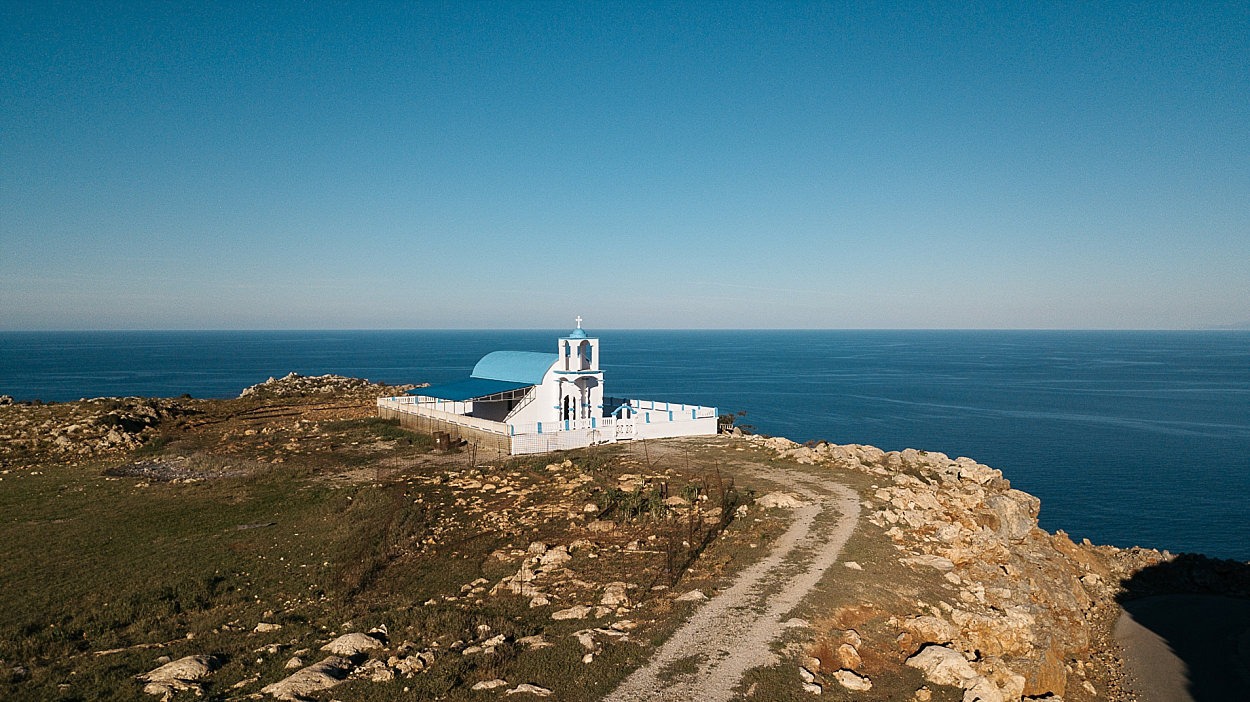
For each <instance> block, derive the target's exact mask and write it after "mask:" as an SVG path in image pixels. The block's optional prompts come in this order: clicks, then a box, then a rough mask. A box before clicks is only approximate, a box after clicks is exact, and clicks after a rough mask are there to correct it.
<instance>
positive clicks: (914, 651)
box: [751, 438, 1167, 701]
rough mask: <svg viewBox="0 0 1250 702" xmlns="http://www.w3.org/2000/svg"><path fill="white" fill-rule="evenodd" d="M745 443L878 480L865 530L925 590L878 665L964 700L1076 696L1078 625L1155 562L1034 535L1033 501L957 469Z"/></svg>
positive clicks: (978, 471) (1083, 651) (1148, 554)
mask: <svg viewBox="0 0 1250 702" xmlns="http://www.w3.org/2000/svg"><path fill="white" fill-rule="evenodd" d="M751 440H753V441H756V442H757V443H761V444H763V445H764V446H766V447H768V448H771V449H773V450H775V451H777V452H779V453H780V454H781V455H783V456H786V457H789V458H792V459H794V460H796V461H798V462H800V463H807V464H812V465H829V466H836V467H838V468H841V469H848V470H856V471H862V472H865V473H868V474H870V475H871V476H874V478H876V479H878V480H877V484H876V485H873V486H872V489H871V491H870V493H871V494H870V495H869V496H868V498H867V499H866V500H865V501H864V506H865V507H867V508H868V511H867V519H868V521H869V522H871V523H872V524H875V525H877V526H878V527H880V528H881V529H882V530H884V534H885V536H886V537H888V538H889V539H890V541H891V542H892V543H893V545H894V547H895V549H896V551H897V559H898V563H899V564H900V565H902V566H904V567H906V568H908V569H911V570H913V571H914V572H916V573H917V574H918V576H919V577H921V578H927V579H930V580H931V581H932V582H934V583H936V585H937V586H935V587H934V588H932V590H931V591H930V592H931V594H930V595H929V597H928V598H922V599H919V600H916V601H915V607H916V609H915V610H914V611H913V612H911V613H905V614H904V613H896V614H894V616H891V617H890V618H889V620H888V622H887V624H888V626H889V627H892V628H893V629H894V631H895V632H896V638H895V639H894V641H893V644H892V645H893V646H895V647H896V650H895V651H893V652H892V653H891V654H890V655H893V656H899V657H901V658H902V659H903V660H905V662H906V665H908V666H911V667H914V668H917V669H919V670H921V671H922V672H924V674H925V676H926V677H927V679H928V680H929V681H930V682H932V683H934V684H938V685H950V686H955V687H958V688H961V689H963V690H964V691H965V699H966V700H987V701H988V700H999V699H1002V700H1020V699H1022V698H1035V697H1045V696H1048V695H1050V696H1055V697H1062V696H1064V695H1065V694H1066V693H1068V692H1069V691H1070V690H1071V689H1073V686H1074V684H1075V685H1076V686H1077V687H1080V688H1082V689H1083V690H1088V689H1089V687H1090V686H1089V683H1088V681H1087V680H1085V679H1083V675H1084V672H1085V667H1084V665H1083V661H1085V660H1086V659H1087V658H1088V657H1089V654H1090V652H1091V624H1090V622H1091V621H1094V620H1103V621H1105V620H1107V618H1108V617H1109V616H1111V617H1112V618H1113V616H1114V613H1115V612H1116V611H1118V609H1117V605H1116V603H1115V600H1114V597H1115V595H1116V592H1117V589H1116V587H1115V583H1118V582H1119V578H1118V577H1117V575H1116V574H1117V573H1121V574H1122V573H1125V572H1131V570H1132V569H1135V568H1136V569H1140V568H1141V567H1144V566H1147V565H1151V564H1154V563H1158V562H1160V561H1162V560H1165V559H1166V558H1167V556H1166V555H1165V554H1160V553H1159V552H1152V551H1147V550H1145V549H1134V550H1131V551H1129V552H1122V551H1120V550H1119V549H1115V548H1112V547H1095V546H1093V545H1091V544H1089V543H1088V542H1085V543H1083V544H1079V545H1078V544H1074V543H1073V542H1072V541H1071V540H1070V539H1069V538H1068V537H1067V535H1066V534H1064V533H1062V532H1060V533H1058V534H1053V535H1052V534H1049V533H1047V532H1045V531H1043V530H1041V529H1039V528H1038V526H1037V516H1038V512H1039V510H1040V506H1041V505H1040V501H1039V500H1038V499H1037V498H1036V497H1034V496H1032V495H1029V494H1027V493H1024V492H1021V491H1019V490H1015V489H1012V487H1011V484H1010V482H1009V481H1008V480H1007V479H1005V478H1004V477H1003V474H1002V472H1001V471H998V470H995V469H993V468H990V467H988V466H984V465H981V464H979V463H977V462H976V461H974V460H972V459H969V458H956V459H951V458H949V457H947V456H946V455H944V454H941V453H932V452H924V451H917V450H913V449H908V450H905V451H895V452H885V451H881V450H880V449H877V448H874V447H871V446H860V445H849V446H837V445H833V444H827V443H821V444H817V445H815V446H800V445H798V444H795V443H793V442H789V441H787V440H785V439H778V438H772V439H757V438H753V439H751ZM1127 561H1132V563H1131V564H1130V563H1127ZM939 579H940V580H939ZM949 593H953V596H949ZM886 653H890V652H886ZM852 667H853V666H852ZM1074 676H1075V677H1077V678H1080V680H1078V681H1076V682H1075V683H1074V681H1073V680H1072V678H1073V677H1074Z"/></svg>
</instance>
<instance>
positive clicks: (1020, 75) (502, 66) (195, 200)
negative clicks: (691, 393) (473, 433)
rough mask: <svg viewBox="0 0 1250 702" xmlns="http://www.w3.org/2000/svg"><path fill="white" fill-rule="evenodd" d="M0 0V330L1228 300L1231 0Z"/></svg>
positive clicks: (640, 320) (975, 309)
mask: <svg viewBox="0 0 1250 702" xmlns="http://www.w3.org/2000/svg"><path fill="white" fill-rule="evenodd" d="M201 5H203V6H201ZM256 5H259V6H256ZM0 8H2V16H0V328H2V329H96V328H157V329H160V328H261V329H266V328H411V327H441V328H446V327H450V328H477V327H503V328H519V327H542V328H551V327H564V326H567V325H568V324H570V323H571V320H572V318H573V316H574V315H576V314H580V315H582V316H583V317H585V318H586V325H587V326H588V327H589V328H592V329H594V328H598V329H603V328H621V327H679V328H697V327H830V328H859V327H906V328H922V327H956V328H974V327H1046V328H1053V327H1057V328H1192V327H1206V326H1214V325H1229V324H1245V323H1247V322H1250V4H1248V3H1246V2H1231V3H1227V4H1222V3H1216V2H1176V3H1170V2H1157V1H1156V2H1151V1H1148V2H1141V3H1131V4H1120V3H1111V2H1106V3H1104V2H1094V3H1088V2H1073V3H1038V2H1023V3H1019V4H1012V3H994V4H980V3H953V2H938V3H932V4H926V3H902V4H890V3H862V4H861V3H842V2H828V3H795V4H791V3H778V2H764V3H759V4H744V3H707V2H700V3H681V4H668V3H665V4H645V3H638V2H627V3H599V2H591V3H584V2H574V3H567V4H565V3H546V2H543V3H525V2H518V3H470V2H448V3H401V2H395V3H365V2H344V3H320V2H318V3H310V4H306V3H297V2H291V3H277V4H274V3H248V2H238V3H159V4H150V5H149V4H146V3H140V2H134V3H131V2H109V3H56V2H50V1H47V0H42V1H40V2H25V1H22V2H9V1H8V0H3V2H2V4H0Z"/></svg>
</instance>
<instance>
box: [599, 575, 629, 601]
mask: <svg viewBox="0 0 1250 702" xmlns="http://www.w3.org/2000/svg"><path fill="white" fill-rule="evenodd" d="M631 587H633V585H632V584H630V583H623V582H619V581H618V582H611V583H608V584H607V585H606V586H605V587H604V588H603V597H602V598H600V599H599V604H601V605H603V606H604V607H628V606H629V595H628V594H626V590H628V589H629V588H631Z"/></svg>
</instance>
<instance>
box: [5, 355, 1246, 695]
mask: <svg viewBox="0 0 1250 702" xmlns="http://www.w3.org/2000/svg"><path fill="white" fill-rule="evenodd" d="M403 389H406V387H404V388H395V387H389V386H383V385H377V384H373V383H369V382H368V381H365V380H360V379H354V378H343V377H339V376H318V377H304V376H299V375H297V374H290V375H287V376H285V377H282V378H276V379H275V378H270V379H269V380H267V381H265V382H263V383H259V384H257V385H254V386H252V387H249V388H247V389H245V390H244V391H243V392H242V393H241V395H240V396H239V398H236V399H232V400H195V399H191V398H188V397H183V398H174V399H150V398H96V399H85V400H81V401H79V402H72V403H55V404H39V403H13V404H6V405H3V406H0V468H3V470H2V471H0V481H3V482H0V485H2V486H3V488H0V498H4V499H8V502H6V503H5V504H6V505H7V508H8V509H9V511H10V513H12V514H14V515H19V514H20V515H24V516H20V520H22V521H21V522H20V523H19V522H16V521H15V522H14V523H13V524H14V525H16V526H12V525H11V526H12V528H9V527H5V528H7V529H8V531H6V532H4V534H0V537H2V538H0V544H3V547H2V548H0V551H2V552H0V556H2V557H4V558H5V559H6V562H10V563H14V564H19V565H17V566H16V567H14V568H10V569H8V571H6V572H5V573H4V574H2V575H0V585H4V587H5V590H4V592H6V595H5V596H4V598H5V600H6V601H5V602H4V604H5V605H6V606H7V607H8V609H9V610H10V611H11V612H12V615H11V616H7V617H6V619H8V620H9V623H8V624H5V625H3V626H0V663H3V665H0V673H4V671H9V672H8V673H7V676H8V677H7V679H6V677H5V674H0V696H9V697H12V698H15V699H17V698H24V697H31V696H40V695H42V694H44V693H48V694H51V691H56V690H58V689H59V690H61V691H64V690H66V689H68V688H70V687H73V688H74V689H75V690H76V691H77V694H80V695H81V696H86V697H94V696H101V695H97V694H96V693H99V692H100V691H101V690H108V691H109V692H110V693H111V695H112V697H114V698H118V699H125V698H129V697H130V696H132V695H133V694H134V693H136V692H139V691H140V689H142V690H144V691H147V692H149V693H152V694H154V695H159V696H161V697H163V698H173V697H175V696H177V695H184V694H204V695H207V696H208V698H210V699H226V698H229V697H237V696H239V695H248V696H251V697H254V698H258V697H277V698H281V699H286V698H302V697H312V698H318V699H320V698H322V697H324V695H325V694H328V692H319V691H328V690H330V689H331V688H333V689H334V696H335V698H336V699H343V700H351V699H370V698H373V697H374V696H376V695H377V694H380V693H379V692H370V691H369V690H371V689H377V688H376V686H387V685H390V686H394V687H395V689H394V690H391V691H390V693H394V694H400V693H401V688H402V691H404V692H405V694H408V693H407V692H406V691H407V690H409V688H411V689H412V694H417V693H420V694H425V695H431V696H444V697H447V698H448V699H479V698H481V697H482V696H483V695H500V696H502V695H505V694H521V695H522V696H523V697H524V696H527V695H528V696H535V695H552V696H553V697H555V698H560V699H575V700H591V699H599V698H601V697H602V696H604V694H606V693H607V692H608V691H610V690H611V689H613V686H614V685H616V684H617V682H619V680H620V677H621V676H623V675H624V674H625V672H627V671H628V670H631V669H634V668H637V667H638V666H639V665H640V664H641V663H642V662H644V661H645V660H647V658H648V657H649V656H650V655H651V652H652V651H653V649H654V646H655V644H656V642H658V641H662V640H664V639H665V638H667V637H668V636H669V635H670V634H671V633H672V632H673V631H674V629H675V628H676V627H677V626H678V624H680V622H681V621H682V620H683V619H685V618H687V617H689V616H691V614H692V612H694V611H695V610H696V609H697V608H698V607H700V606H702V605H701V603H702V602H704V601H705V600H708V599H709V598H712V599H715V598H717V597H725V596H727V595H726V594H725V593H732V592H733V591H734V588H733V587H732V586H733V585H734V583H735V582H736V579H737V578H739V576H740V575H741V574H743V573H745V572H746V571H747V570H750V567H751V565H752V564H753V563H757V562H761V559H762V558H763V557H764V555H765V554H766V553H773V552H772V551H770V549H773V548H774V545H775V544H780V543H782V542H784V541H785V539H786V534H787V533H789V532H788V531H787V529H790V527H791V525H792V524H794V523H796V521H801V520H804V519H805V520H808V521H807V523H808V525H809V526H810V528H811V533H812V534H813V535H819V534H820V533H822V531H821V530H822V529H830V530H831V529H832V527H833V525H834V521H835V518H837V519H845V518H849V520H850V522H851V523H852V525H853V527H854V528H853V532H848V533H850V534H851V535H850V536H849V537H847V538H849V541H846V540H844V541H843V542H840V543H839V545H838V546H837V548H838V549H841V550H840V552H839V553H838V554H837V556H838V557H837V560H836V562H835V561H834V560H832V559H830V560H829V562H830V563H833V565H831V566H829V570H828V571H827V572H826V573H825V574H824V575H823V576H818V577H819V582H820V584H819V586H818V587H816V588H814V589H812V590H810V591H806V592H807V594H806V595H803V597H804V598H805V599H803V601H804V602H805V604H803V605H801V606H800V607H798V608H797V609H795V610H793V612H790V613H788V614H786V615H785V616H786V617H789V619H787V620H785V621H782V620H778V621H777V622H776V624H777V626H778V627H779V628H780V629H784V631H786V632H788V633H786V634H785V635H784V636H782V637H781V638H780V639H778V640H776V641H775V645H774V646H773V648H775V649H776V650H775V651H773V652H769V651H764V650H761V651H760V652H759V665H761V666H762V667H761V668H760V669H757V670H755V671H753V672H749V673H748V674H747V675H746V676H745V678H744V679H743V680H742V685H741V687H740V688H738V689H739V693H740V694H745V695H747V696H748V697H753V698H755V699H775V698H779V697H789V698H794V696H795V695H800V696H801V695H804V694H816V693H819V694H822V695H824V696H825V698H830V697H832V698H833V699H856V700H873V699H881V700H885V699H896V700H897V699H910V700H916V701H917V702H924V701H925V700H963V702H977V701H980V702H1000V701H1010V702H1015V701H1016V700H1043V699H1044V700H1052V701H1053V700H1061V699H1062V700H1068V701H1069V702H1073V701H1075V702H1083V701H1092V700H1132V699H1135V697H1134V692H1133V684H1132V682H1131V681H1130V680H1128V679H1127V678H1126V676H1125V671H1124V666H1123V663H1122V660H1121V650H1120V648H1119V647H1118V646H1117V644H1116V642H1115V640H1114V638H1113V636H1112V629H1113V626H1114V624H1115V621H1116V619H1117V617H1118V616H1119V615H1120V612H1121V609H1120V607H1121V603H1122V602H1123V601H1124V600H1125V598H1126V597H1134V596H1143V595H1152V594H1160V593H1169V592H1210V593H1217V594H1221V595H1233V596H1237V597H1245V596H1246V595H1247V593H1250V574H1248V571H1247V569H1246V568H1245V567H1244V564H1220V563H1218V562H1210V561H1205V560H1203V559H1200V558H1199V559H1195V558H1193V557H1188V556H1182V557H1180V558H1177V557H1174V556H1172V555H1171V554H1168V553H1166V552H1159V551H1154V550H1149V549H1140V548H1133V549H1118V548H1114V547H1110V546H1096V545H1094V544H1091V543H1089V542H1088V541H1082V542H1080V543H1076V542H1073V541H1072V540H1071V539H1070V538H1069V537H1068V536H1067V535H1066V534H1064V533H1063V532H1058V533H1055V534H1051V533H1047V532H1046V531H1044V530H1042V529H1040V528H1039V527H1038V523H1037V516H1038V512H1039V510H1040V503H1039V501H1038V500H1037V498H1035V497H1033V496H1032V495H1029V494H1027V493H1024V492H1021V491H1019V490H1016V489H1013V488H1012V487H1011V484H1010V481H1009V480H1007V478H1006V477H1004V475H1003V474H1002V472H1001V471H999V470H996V469H993V468H991V467H988V466H985V465H982V464H980V463H978V462H976V461H975V460H972V459H969V458H950V457H948V456H946V455H943V454H940V453H934V452H926V451H920V450H913V449H908V450H905V451H891V452H886V451H882V450H880V449H877V448H874V447H871V446H863V445H854V444H852V445H835V444H830V443H824V442H820V443H813V444H808V445H799V444H796V443H794V442H792V441H789V440H787V439H783V438H765V437H758V436H750V435H745V436H744V435H741V434H738V435H733V436H722V437H716V438H706V437H702V438H694V439H688V440H674V441H666V442H648V443H642V442H637V443H627V444H620V445H615V446H604V447H592V449H588V450H584V451H579V452H571V453H567V454H562V455H560V456H558V457H532V458H525V459H494V460H479V458H478V457H477V456H476V455H474V454H471V453H468V452H460V451H452V452H440V451H436V450H434V448H433V446H432V444H431V443H429V442H428V440H427V439H426V438H423V437H420V436H418V435H414V434H411V433H409V432H406V431H403V430H402V429H400V428H398V427H397V426H396V425H393V424H390V423H387V422H385V421H384V420H379V419H377V418H376V417H374V416H373V412H374V406H373V399H374V398H376V397H378V396H380V395H388V394H394V393H396V392H399V391H402V390H403ZM783 474H784V476H789V477H788V478H787V477H784V476H783ZM795 476H799V478H800V480H799V481H798V482H795V481H794V478H795ZM787 480H789V481H790V482H788V483H787V482H786V481H787ZM804 481H807V483H804ZM803 484H809V485H821V484H826V485H836V486H837V489H838V491H840V493H841V494H844V495H846V496H847V499H849V500H850V501H849V503H848V504H850V505H851V506H852V507H853V506H854V505H855V502H856V500H858V504H859V508H858V510H857V512H856V511H855V510H852V511H851V512H856V513H855V514H851V513H850V512H848V511H847V510H846V509H844V508H842V509H841V510H840V515H841V516H839V515H838V514H837V513H836V512H838V510H830V509H826V508H822V509H825V511H824V512H822V513H821V514H819V515H817V514H816V508H815V507H814V506H813V504H812V500H814V499H819V496H820V493H821V491H820V490H818V489H815V488H813V489H811V490H805V489H799V487H795V486H801V485H803ZM787 486H790V487H787ZM6 495H8V496H10V497H11V499H10V497H6ZM110 503H112V504H110ZM105 505H108V506H107V507H105ZM102 507H103V509H102ZM804 510H806V511H804ZM148 512H151V513H153V514H163V515H166V516H164V517H162V518H161V519H154V518H152V519H150V518H147V517H146V516H145V515H146V514H147V513H148ZM848 514H851V516H849V517H847V515H848ZM803 515H806V516H803ZM223 520H224V521H223ZM822 520H823V521H822ZM21 524H25V525H28V526H27V527H20V525H21ZM19 527H20V528H19ZM830 533H831V532H830ZM223 535H224V536H223ZM126 538H135V539H137V541H136V542H135V544H134V545H133V546H131V547H126V548H122V547H120V546H118V544H119V543H125V540H126ZM813 538H815V536H813ZM58 540H59V541H58ZM174 543H176V544H179V545H178V547H177V549H175V550H174V551H171V552H170V553H168V554H165V553H161V552H159V551H157V552H149V551H150V548H149V547H150V546H152V545H154V544H174ZM843 544H844V545H843ZM3 549H9V550H7V551H4V550H3ZM119 549H120V550H119ZM802 550H803V549H800V551H802ZM30 553H40V559H41V560H38V561H32V560H29V559H28V558H27V555H28V554H30ZM57 554H60V555H59V556H58V555H57ZM96 554H100V555H99V556H98V557H97V555H96ZM774 555H775V554H774ZM776 557H777V558H778V559H779V560H778V562H779V563H782V564H783V565H782V566H781V569H782V570H785V569H786V568H795V567H797V566H798V565H800V563H799V561H795V560H793V558H791V557H787V558H788V559H790V560H786V559H781V558H780V556H776ZM805 557H807V556H802V555H799V556H797V558H799V559H800V560H801V559H802V558H805ZM49 564H52V565H49ZM295 566H298V567H295ZM49 568H51V569H52V570H51V571H49ZM58 568H59V569H60V570H58ZM62 571H64V572H63V573H62ZM129 572H135V573H139V574H140V575H137V576H136V577H134V578H130V579H127V578H126V577H123V576H121V575H119V574H123V573H129ZM57 573H62V574H61V575H57ZM75 577H80V578H83V579H84V581H82V582H78V581H76V580H75ZM49 578H52V580H49ZM119 578H120V579H119ZM94 579H101V580H107V581H109V582H110V583H112V584H111V585H110V586H109V589H108V591H107V592H102V591H100V590H99V589H97V588H96V587H94V586H93V585H92V582H91V581H92V580H94ZM41 582H43V583H48V582H55V583H56V587H55V588H54V589H48V588H47V587H45V586H44V585H40V586H37V587H36V586H35V584H37V583H41ZM813 582H815V581H813ZM1130 584H1131V587H1130ZM783 589H784V588H783ZM800 594H802V593H800ZM792 595H794V593H790V592H780V593H777V594H776V595H773V596H771V597H782V596H785V597H790V596H792ZM794 596H795V597H796V599H795V601H798V599H797V597H798V596H797V595H794ZM48 598H53V599H52V600H49V599H48ZM119 601H122V602H129V603H130V604H128V605H126V607H123V608H120V609H118V608H117V607H116V606H115V605H114V604H113V603H115V602H119ZM127 608H128V609H127ZM62 630H64V631H66V632H68V633H69V634H70V635H63V634H60V633H59V632H60V631H62ZM388 631H389V632H392V633H393V634H394V635H395V636H394V641H392V638H391V636H390V635H389V634H388ZM349 638H350V639H351V641H352V642H354V643H353V645H355V646H356V647H355V648H351V650H348V648H350V647H348V646H347V644H346V643H344V642H345V641H347V639H349ZM319 651H324V652H325V655H322V654H320V653H314V652H319ZM774 653H775V654H777V655H776V656H774ZM326 656H328V657H326ZM691 656H692V660H695V659H697V658H698V655H696V652H692V653H691ZM322 658H324V660H321V659H322ZM778 660H779V661H780V662H779V663H778V662H777V661H778ZM752 665H755V664H754V663H752ZM92 666H95V667H92ZM695 669H697V668H691V670H695ZM687 674H689V673H687ZM665 676H668V677H669V678H673V679H680V678H681V674H680V671H678V672H671V671H670V672H666V673H664V675H661V676H660V679H668V678H665ZM65 680H72V681H76V682H73V683H72V684H71V683H66V682H63V681H65ZM83 686H87V687H83ZM390 693H381V694H390ZM103 697H108V695H103ZM501 699H502V697H501Z"/></svg>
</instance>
